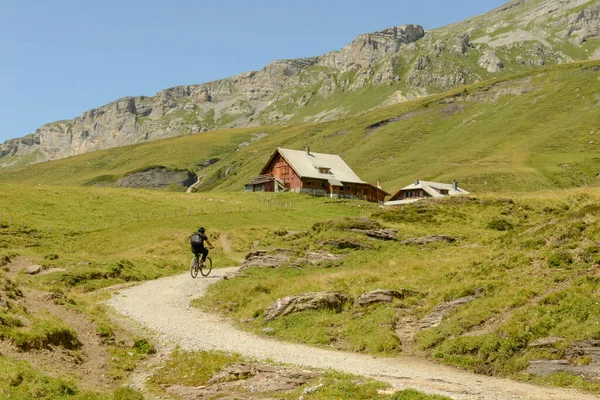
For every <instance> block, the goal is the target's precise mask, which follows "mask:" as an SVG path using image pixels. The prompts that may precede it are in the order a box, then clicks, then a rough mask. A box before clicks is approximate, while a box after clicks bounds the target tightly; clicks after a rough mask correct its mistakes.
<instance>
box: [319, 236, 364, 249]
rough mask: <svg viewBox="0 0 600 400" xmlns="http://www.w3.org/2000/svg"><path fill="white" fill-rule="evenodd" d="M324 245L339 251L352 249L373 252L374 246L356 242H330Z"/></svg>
mask: <svg viewBox="0 0 600 400" xmlns="http://www.w3.org/2000/svg"><path fill="white" fill-rule="evenodd" d="M323 244H326V245H329V246H332V247H335V248H338V249H352V250H371V249H373V246H370V245H368V244H364V243H361V242H357V241H354V240H343V239H341V240H330V241H327V242H323Z"/></svg>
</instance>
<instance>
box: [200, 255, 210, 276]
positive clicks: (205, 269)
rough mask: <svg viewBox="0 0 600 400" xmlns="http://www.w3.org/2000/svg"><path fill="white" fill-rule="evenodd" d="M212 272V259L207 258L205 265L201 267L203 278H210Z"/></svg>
mask: <svg viewBox="0 0 600 400" xmlns="http://www.w3.org/2000/svg"><path fill="white" fill-rule="evenodd" d="M210 271H212V260H211V259H210V257H206V261H204V265H201V266H200V273H201V274H202V276H208V274H210Z"/></svg>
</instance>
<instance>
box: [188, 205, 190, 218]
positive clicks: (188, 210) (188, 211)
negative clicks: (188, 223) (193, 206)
mask: <svg viewBox="0 0 600 400" xmlns="http://www.w3.org/2000/svg"><path fill="white" fill-rule="evenodd" d="M189 216H190V208H189V207H188V217H189Z"/></svg>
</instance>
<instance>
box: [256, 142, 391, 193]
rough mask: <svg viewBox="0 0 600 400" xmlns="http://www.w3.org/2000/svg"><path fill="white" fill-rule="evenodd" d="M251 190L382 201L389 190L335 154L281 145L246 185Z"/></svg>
mask: <svg viewBox="0 0 600 400" xmlns="http://www.w3.org/2000/svg"><path fill="white" fill-rule="evenodd" d="M246 191H250V192H279V191H290V192H296V193H307V194H311V195H314V196H327V197H334V198H352V199H362V200H368V201H373V202H383V201H384V199H385V197H386V196H389V193H387V192H385V191H384V190H382V189H381V188H379V187H376V186H374V185H371V184H370V183H367V182H365V181H363V180H362V179H360V178H359V177H358V176H357V175H356V174H355V173H354V171H352V169H351V168H350V167H349V166H348V165H347V164H346V163H345V162H344V160H342V158H341V157H340V156H338V155H335V154H323V153H312V152H311V151H310V148H309V147H307V148H306V151H299V150H289V149H282V148H280V147H278V148H277V149H276V150H275V152H274V153H273V155H272V156H271V158H270V159H269V161H268V162H267V164H266V165H265V166H264V168H263V169H262V171H261V172H260V175H259V176H257V177H254V178H253V179H252V181H251V182H250V183H249V184H247V185H246Z"/></svg>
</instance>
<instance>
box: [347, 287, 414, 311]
mask: <svg viewBox="0 0 600 400" xmlns="http://www.w3.org/2000/svg"><path fill="white" fill-rule="evenodd" d="M416 294H419V292H416V291H414V290H407V289H400V291H398V290H389V289H376V290H372V291H370V292H365V293H363V294H361V295H360V297H359V298H358V300H356V302H355V303H354V306H355V307H360V306H368V305H370V304H374V303H391V302H392V301H393V300H394V299H403V298H405V297H407V296H414V295H416Z"/></svg>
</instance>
